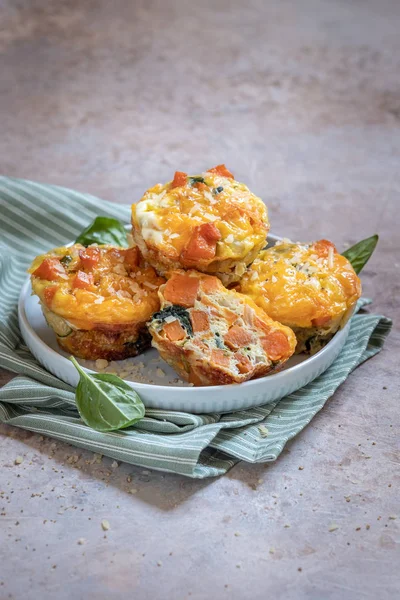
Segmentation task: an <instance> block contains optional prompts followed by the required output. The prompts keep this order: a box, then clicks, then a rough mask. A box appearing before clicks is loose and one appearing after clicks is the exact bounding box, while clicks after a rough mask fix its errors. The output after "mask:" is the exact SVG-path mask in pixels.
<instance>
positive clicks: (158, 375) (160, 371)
mask: <svg viewBox="0 0 400 600" xmlns="http://www.w3.org/2000/svg"><path fill="white" fill-rule="evenodd" d="M156 375H157V377H164V376H165V371H163V370H162V369H160V367H157V369H156Z"/></svg>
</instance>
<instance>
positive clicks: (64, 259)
mask: <svg viewBox="0 0 400 600" xmlns="http://www.w3.org/2000/svg"><path fill="white" fill-rule="evenodd" d="M72 260H73V258H72V256H71V255H70V254H66V255H65V256H63V257H62V258H60V263H61V264H62V265H64V267H67V266H68V265H69V264H70V263H71V262H72Z"/></svg>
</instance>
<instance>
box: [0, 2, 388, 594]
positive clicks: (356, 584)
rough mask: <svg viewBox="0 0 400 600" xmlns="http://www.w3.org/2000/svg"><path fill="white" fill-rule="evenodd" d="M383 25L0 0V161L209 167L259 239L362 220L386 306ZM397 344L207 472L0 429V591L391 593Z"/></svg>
mask: <svg viewBox="0 0 400 600" xmlns="http://www.w3.org/2000/svg"><path fill="white" fill-rule="evenodd" d="M399 25H400V4H399V2H397V1H396V0H381V1H380V2H375V1H374V0H365V1H363V2H359V1H356V0H354V1H353V2H342V1H341V0H332V1H331V2H328V1H322V0H305V1H304V2H297V1H296V0H292V1H289V0H282V1H281V2H275V3H273V2H265V1H264V0H259V1H254V0H250V1H248V2H245V3H244V2H232V1H231V2H228V0H213V2H211V1H205V2H201V3H197V2H185V1H184V0H182V1H181V2H171V1H169V0H167V1H161V0H159V1H156V0H151V1H145V0H137V1H135V2H128V1H126V2H122V1H119V0H115V1H114V2H106V1H101V2H77V0H70V1H65V0H64V1H60V2H57V3H50V2H45V1H44V0H42V1H40V0H36V1H31V2H28V1H18V2H14V1H13V0H3V2H2V17H1V27H2V29H1V31H0V52H1V54H2V58H1V80H0V110H1V114H2V126H1V128H2V132H1V136H0V157H1V158H0V161H1V171H2V172H3V173H5V174H9V175H15V176H19V177H26V178H33V179H36V180H41V181H47V182H52V183H58V184H62V185H66V186H69V187H75V188H77V189H80V190H83V191H89V192H91V193H94V194H97V195H99V196H101V197H103V198H105V199H109V200H113V201H116V202H130V201H133V200H135V199H138V198H139V197H140V195H141V194H142V192H143V190H144V189H145V188H146V187H147V186H149V185H150V184H152V183H154V182H156V181H162V180H164V179H168V178H170V177H171V175H172V173H173V171H174V170H175V169H180V170H186V171H199V170H203V169H204V168H206V167H207V166H211V165H212V164H214V163H215V164H216V163H218V162H226V163H227V164H228V165H229V167H230V168H231V169H232V170H233V171H234V173H235V174H236V176H237V177H238V178H239V179H243V180H244V181H246V182H247V183H248V184H249V186H250V187H251V188H252V189H254V191H255V192H257V193H259V194H260V195H261V196H262V197H263V198H264V199H265V201H266V202H267V205H268V207H269V210H270V217H271V222H272V229H273V231H275V232H276V233H282V234H284V235H287V236H289V237H292V238H295V239H302V240H305V239H313V238H316V237H321V236H324V237H328V238H331V239H333V240H334V241H335V242H336V243H337V245H338V246H339V247H342V246H343V244H346V243H347V244H349V243H352V242H354V241H356V240H357V239H359V238H362V237H365V236H367V235H370V234H372V233H374V232H375V231H377V232H379V233H380V234H381V241H380V244H379V248H378V250H377V252H376V255H375V256H374V257H373V259H372V260H371V262H370V263H369V265H368V267H367V268H366V270H365V272H364V273H363V283H364V293H365V294H366V295H370V296H371V297H373V298H374V307H373V309H374V310H375V311H379V312H383V313H384V314H388V315H389V316H392V317H393V318H395V319H396V317H397V319H398V317H399V316H400V311H399V307H398V298H399V294H400V282H399V279H400V236H399V234H398V231H399V225H400V219H399V214H400V210H399V209H400V170H399V160H400V79H399V72H400V36H399V34H398V32H399ZM399 350H400V334H399V330H398V329H396V331H395V332H393V334H392V335H391V337H390V338H389V340H388V343H387V345H386V347H385V349H384V350H383V352H382V353H381V354H380V355H379V356H378V357H376V358H374V359H372V360H371V361H370V362H369V363H367V364H365V365H363V366H362V367H360V368H359V369H357V371H356V372H355V373H354V374H353V375H352V376H351V377H350V378H349V379H348V381H347V382H346V383H345V384H344V385H343V386H342V387H341V388H340V389H339V391H338V392H337V393H336V394H335V396H334V397H333V398H332V399H331V401H330V402H329V403H328V405H327V406H326V408H325V409H324V410H323V411H322V412H321V413H320V414H319V415H318V416H317V417H316V418H315V419H314V420H313V422H312V423H311V425H310V426H309V427H308V428H307V429H306V430H305V431H304V432H303V433H302V434H301V435H299V436H298V437H297V438H296V439H295V440H294V441H293V443H291V444H290V445H289V447H288V449H287V451H286V452H285V453H284V454H283V455H282V456H281V458H280V459H279V461H277V463H276V464H271V465H256V466H249V465H245V464H240V465H238V466H237V467H235V468H234V469H232V471H231V472H230V473H229V474H228V475H227V476H225V477H223V478H221V479H218V480H208V481H191V480H187V479H184V478H181V477H177V476H170V475H163V474H161V473H157V472H144V470H143V469H138V468H134V467H130V466H128V465H120V466H118V467H117V468H113V467H112V461H111V460H109V459H107V458H103V460H102V462H101V463H97V462H95V463H93V464H92V461H93V455H92V454H91V453H89V452H84V451H81V450H78V449H75V448H72V447H69V446H67V445H64V444H61V443H57V444H56V443H55V442H53V441H52V440H49V439H41V438H40V437H39V436H38V435H34V434H31V433H27V432H24V431H19V430H16V429H13V428H10V427H4V426H3V427H0V432H1V434H2V437H0V447H1V458H0V465H1V470H0V492H1V493H0V512H1V515H0V536H1V540H0V565H1V566H0V598H1V599H2V600H3V598H4V599H8V598H10V599H14V600H16V599H19V598H25V599H27V600H30V599H31V598H32V599H33V598H35V599H36V598H42V599H43V600H54V599H55V598H57V599H61V600H64V599H67V598H68V599H69V598H76V600H80V599H85V600H87V599H88V600H91V599H99V598H101V599H102V598H104V599H107V600H114V599H116V600H119V599H122V598H131V597H132V598H135V599H138V600H141V599H147V598H149V599H151V600H153V599H155V598H164V599H166V600H179V599H189V598H190V599H195V600H202V599H205V598H212V599H214V598H215V599H218V600H219V599H220V598H232V599H235V600H236V599H242V598H253V599H254V600H258V599H260V600H261V599H264V598H265V597H267V596H271V597H277V598H285V600H291V599H293V600H294V599H311V600H321V598H323V599H324V600H331V599H335V600H336V599H339V598H340V599H345V600H353V599H354V598H366V599H371V600H373V599H375V598H380V599H382V600H384V599H386V598H392V597H394V596H396V595H398V593H399V577H398V568H396V562H397V564H398V559H399V552H398V541H399V536H398V524H399V519H400V514H398V519H397V520H395V519H394V518H391V517H395V516H396V512H397V513H399V504H398V491H397V492H396V488H397V490H398V485H399V479H400V478H399V469H398V461H399V454H398V431H399V416H398V415H399V410H398V401H399V388H400V382H399V377H398V360H399V358H398V357H399ZM9 377H10V375H9V374H6V373H4V372H3V375H2V379H1V381H3V382H5V381H6V380H7V379H8V378H9ZM17 456H22V457H23V459H24V460H23V462H22V463H21V464H20V465H15V464H14V461H15V459H16V458H17ZM299 467H304V468H303V469H299ZM128 478H131V481H128ZM129 491H131V492H132V493H129ZM103 519H107V520H108V521H109V523H110V529H109V530H108V531H103V529H102V527H101V521H102V520H103ZM336 525H337V526H338V528H337V529H334V526H336ZM285 526H286V527H285ZM330 529H331V531H330ZM333 529H334V530H333ZM81 538H83V539H81ZM79 540H80V541H81V542H82V543H81V544H80V543H79Z"/></svg>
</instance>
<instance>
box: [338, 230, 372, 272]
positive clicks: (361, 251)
mask: <svg viewBox="0 0 400 600" xmlns="http://www.w3.org/2000/svg"><path fill="white" fill-rule="evenodd" d="M378 240H379V236H378V235H377V234H375V235H372V236H371V237H369V238H366V239H365V240H361V242H358V243H357V244H354V246H351V248H348V249H347V250H345V251H344V252H342V255H343V256H345V257H346V258H347V260H348V261H349V262H350V263H351V265H352V267H353V269H354V270H355V272H356V273H357V274H358V273H359V272H360V271H361V269H362V268H363V267H364V265H366V263H367V262H368V260H369V259H370V257H371V255H372V253H373V251H374V250H375V247H376V245H377V243H378Z"/></svg>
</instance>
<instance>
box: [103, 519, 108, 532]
mask: <svg viewBox="0 0 400 600" xmlns="http://www.w3.org/2000/svg"><path fill="white" fill-rule="evenodd" d="M101 527H102V529H103V531H108V530H109V529H110V523H109V522H108V521H107V519H103V520H102V522H101Z"/></svg>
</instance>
